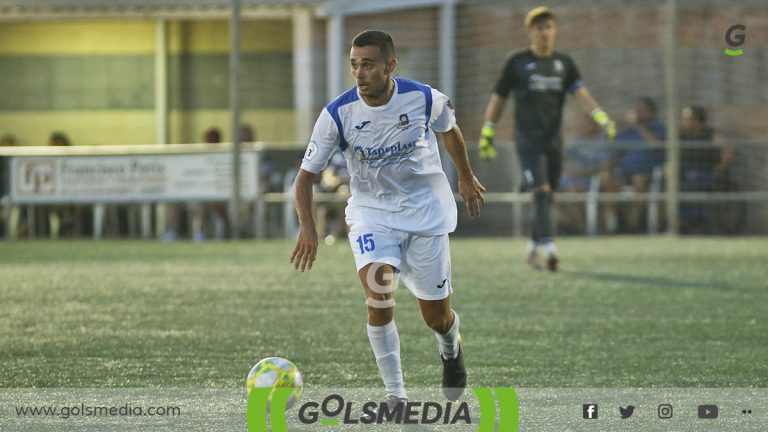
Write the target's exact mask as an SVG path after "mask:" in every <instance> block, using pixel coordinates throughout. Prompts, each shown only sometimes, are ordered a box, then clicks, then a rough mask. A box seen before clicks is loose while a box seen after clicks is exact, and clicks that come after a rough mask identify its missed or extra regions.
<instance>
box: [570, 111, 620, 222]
mask: <svg viewBox="0 0 768 432" xmlns="http://www.w3.org/2000/svg"><path fill="white" fill-rule="evenodd" d="M580 120H581V121H580V123H579V125H578V128H579V134H578V135H577V136H576V138H574V139H573V140H572V141H570V143H569V144H568V146H567V147H566V149H565V151H564V152H563V157H564V161H563V176H562V177H561V179H560V185H559V188H560V190H562V191H563V192H588V191H589V190H590V186H591V183H592V181H593V179H596V180H597V181H599V185H598V188H599V191H600V192H618V191H619V190H620V189H621V182H620V180H619V179H617V178H616V177H615V176H614V171H615V169H616V153H615V151H614V150H613V149H612V148H611V147H610V146H611V144H609V143H608V139H607V138H606V136H605V134H604V133H603V132H602V129H600V127H599V126H598V125H597V124H596V123H595V122H594V121H593V120H592V118H591V117H590V116H588V115H583V116H581V117H580ZM613 207H614V205H613V203H608V204H606V205H605V208H606V210H608V212H607V216H608V217H607V219H606V228H607V231H609V232H613V231H615V229H616V222H615V210H614V209H613ZM560 208H561V211H563V213H564V216H565V217H564V218H562V219H561V224H563V228H565V230H566V231H568V230H571V231H574V232H576V231H581V232H583V229H584V226H585V222H586V221H585V214H584V206H583V205H582V204H576V205H569V204H566V203H562V204H560Z"/></svg>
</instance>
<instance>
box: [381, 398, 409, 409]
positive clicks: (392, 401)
mask: <svg viewBox="0 0 768 432" xmlns="http://www.w3.org/2000/svg"><path fill="white" fill-rule="evenodd" d="M385 402H386V403H387V406H388V407H389V410H390V411H392V409H393V408H395V407H396V406H397V405H398V404H403V405H405V404H407V403H408V398H401V397H397V396H395V395H387V400H386V401H385Z"/></svg>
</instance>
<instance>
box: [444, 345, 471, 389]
mask: <svg viewBox="0 0 768 432" xmlns="http://www.w3.org/2000/svg"><path fill="white" fill-rule="evenodd" d="M461 345H462V344H461V335H459V352H458V353H457V354H456V357H454V358H452V359H447V360H446V359H444V358H443V356H442V354H441V355H440V360H442V361H443V394H445V397H446V398H447V399H448V400H449V401H451V402H455V401H456V400H458V399H459V398H460V397H461V395H462V394H464V388H465V387H467V368H465V367H464V350H463V349H461Z"/></svg>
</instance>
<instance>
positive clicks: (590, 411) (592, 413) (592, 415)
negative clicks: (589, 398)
mask: <svg viewBox="0 0 768 432" xmlns="http://www.w3.org/2000/svg"><path fill="white" fill-rule="evenodd" d="M582 408H583V410H584V418H585V419H588V420H595V419H597V404H584V405H583V406H582Z"/></svg>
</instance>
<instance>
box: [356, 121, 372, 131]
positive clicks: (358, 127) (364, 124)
mask: <svg viewBox="0 0 768 432" xmlns="http://www.w3.org/2000/svg"><path fill="white" fill-rule="evenodd" d="M368 123H370V121H368V120H366V121H364V122H362V123H360V124H359V125H357V126H355V129H357V130H360V129H362V128H364V127H366V126H368Z"/></svg>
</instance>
